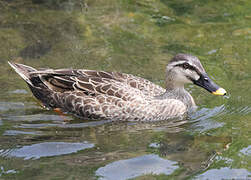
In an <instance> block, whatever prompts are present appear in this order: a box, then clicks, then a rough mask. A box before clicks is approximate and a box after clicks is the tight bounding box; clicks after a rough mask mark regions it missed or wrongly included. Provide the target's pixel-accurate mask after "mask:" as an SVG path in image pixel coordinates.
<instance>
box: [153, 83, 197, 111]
mask: <svg viewBox="0 0 251 180" xmlns="http://www.w3.org/2000/svg"><path fill="white" fill-rule="evenodd" d="M157 98H160V99H177V100H180V101H182V102H183V103H184V104H185V105H186V106H187V107H188V108H194V107H196V105H195V103H194V100H193V97H192V96H191V95H190V94H189V92H187V91H186V90H185V88H184V84H177V83H173V81H168V82H167V83H166V91H165V93H163V94H162V95H160V96H158V97H157Z"/></svg>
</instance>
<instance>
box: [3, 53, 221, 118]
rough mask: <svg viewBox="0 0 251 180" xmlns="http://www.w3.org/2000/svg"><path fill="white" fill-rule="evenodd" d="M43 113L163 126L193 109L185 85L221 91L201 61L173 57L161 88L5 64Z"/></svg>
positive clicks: (130, 78) (109, 75)
mask: <svg viewBox="0 0 251 180" xmlns="http://www.w3.org/2000/svg"><path fill="white" fill-rule="evenodd" d="M8 63H9V65H10V66H11V67H12V68H13V69H14V70H15V71H16V72H17V73H18V74H19V75H20V77H21V78H22V79H23V80H24V81H25V82H26V83H27V85H28V86H29V88H30V90H31V92H32V93H33V95H34V96H35V97H36V98H37V99H38V100H39V101H40V102H41V104H42V105H43V106H44V107H45V108H47V109H54V110H55V109H57V110H60V111H61V112H65V113H71V114H74V115H76V116H77V117H80V118H83V119H88V120H101V119H102V120H114V121H162V120H168V119H171V118H182V117H185V116H186V114H187V112H188V111H189V110H190V109H193V108H196V104H195V102H194V99H193V97H192V96H191V94H190V93H189V92H188V91H187V90H186V89H185V88H184V85H185V84H187V83H193V84H195V85H197V86H199V87H202V88H204V89H206V90H207V91H209V92H210V93H212V94H214V95H221V96H223V95H225V94H226V90H225V89H223V88H221V87H219V86H218V85H217V84H215V83H214V82H213V81H212V80H211V79H210V78H209V76H208V75H207V73H206V71H205V69H204V68H203V66H202V64H201V62H200V60H199V59H198V58H197V57H196V56H193V55H190V54H181V53H180V54H177V55H175V56H174V57H173V58H172V59H171V60H170V61H169V62H168V64H167V66H166V78H165V84H166V88H163V87H161V86H159V85H157V84H154V83H152V82H151V81H149V80H147V79H144V78H141V77H138V76H134V75H132V74H126V73H120V72H107V71H97V70H87V69H72V68H69V69H42V68H40V69H35V68H33V67H30V66H27V65H24V64H18V63H14V62H8Z"/></svg>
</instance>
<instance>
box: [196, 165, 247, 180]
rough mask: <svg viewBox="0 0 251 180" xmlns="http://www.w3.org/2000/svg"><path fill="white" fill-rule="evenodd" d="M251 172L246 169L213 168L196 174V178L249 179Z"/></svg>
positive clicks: (201, 179) (202, 179) (200, 179)
mask: <svg viewBox="0 0 251 180" xmlns="http://www.w3.org/2000/svg"><path fill="white" fill-rule="evenodd" d="M250 175H251V173H250V172H249V171H248V170H246V169H230V168H229V167H223V168H220V169H211V170H208V171H206V172H205V173H203V174H201V175H198V176H196V177H195V178H194V179H199V180H204V179H205V180H207V179H249V177H250Z"/></svg>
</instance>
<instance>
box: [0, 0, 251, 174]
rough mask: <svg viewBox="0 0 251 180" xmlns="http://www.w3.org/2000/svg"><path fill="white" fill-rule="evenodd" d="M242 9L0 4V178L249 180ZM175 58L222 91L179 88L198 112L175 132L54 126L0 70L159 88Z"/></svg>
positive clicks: (158, 2) (192, 0) (110, 0)
mask: <svg viewBox="0 0 251 180" xmlns="http://www.w3.org/2000/svg"><path fill="white" fill-rule="evenodd" d="M250 8H251V1H247V0H241V1H227V2H226V1H206V0H172V1H169V0H141V1H120V0H119V1H117V0H106V1H101V0H87V1H81V0H80V1H72V0H60V1H53V2H52V1H47V0H32V1H28V0H24V1H7V0H3V1H1V2H0V72H1V76H0V84H1V88H0V150H1V153H0V154H1V155H0V177H1V178H2V179H83V177H85V178H86V179H98V178H102V177H103V178H106V179H109V178H110V179H112V178H114V177H116V178H117V173H118V171H120V172H121V173H119V175H120V178H121V179H127V178H132V179H215V178H219V179H221V178H224V179H232V178H240V179H247V178H250V172H251V168H250V167H251V161H250V146H251V136H250V135H251V133H250V127H251V124H250V120H251V103H250V102H251V96H250V94H251V84H250V79H251V74H250V72H251V61H250V59H251V51H250V49H251V45H250V39H251V30H250V27H251V21H250V19H251V11H250ZM176 53H189V54H192V55H195V56H198V57H199V58H200V60H201V62H202V64H203V65H204V67H205V69H206V71H207V72H208V74H209V76H210V77H211V78H212V79H213V80H214V81H215V82H216V83H217V84H219V85H221V86H222V87H224V88H225V89H226V90H227V92H228V94H227V96H226V97H216V96H213V95H211V94H209V93H208V92H206V91H205V90H204V89H201V88H199V87H196V86H194V85H188V86H187V87H186V88H187V89H188V90H189V92H190V93H191V94H192V96H193V97H194V99H195V101H196V103H197V105H198V111H196V112H195V113H193V114H191V115H190V116H189V118H188V119H185V121H187V122H186V123H185V124H184V123H183V122H159V123H136V122H122V123H119V122H117V123H112V122H110V121H88V120H83V119H78V118H76V117H74V116H71V115H67V116H60V115H58V114H57V113H55V112H53V111H48V110H46V109H43V108H42V107H41V106H40V105H39V103H38V102H37V101H36V100H35V99H34V97H33V96H32V94H31V93H30V91H29V89H28V88H27V86H26V84H25V83H24V82H23V81H22V80H21V78H20V77H18V75H17V74H16V73H15V72H14V71H13V70H12V69H11V68H10V67H9V66H8V64H7V61H10V60H11V61H14V62H18V63H24V64H27V65H31V66H34V67H50V68H66V67H72V68H86V69H99V70H107V71H120V72H125V73H130V74H134V75H137V76H141V77H144V78H146V79H149V80H151V81H153V82H154V83H156V84H159V85H161V86H163V87H164V76H165V72H164V71H165V65H166V64H167V62H168V61H169V60H170V58H171V57H172V56H173V55H174V54H176ZM179 124H183V125H182V126H177V125H179ZM126 166H127V167H126ZM119 167H120V168H121V170H118V168H119ZM144 167H145V168H144ZM66 170H67V171H66ZM104 170H106V173H104ZM115 172H116V173H115Z"/></svg>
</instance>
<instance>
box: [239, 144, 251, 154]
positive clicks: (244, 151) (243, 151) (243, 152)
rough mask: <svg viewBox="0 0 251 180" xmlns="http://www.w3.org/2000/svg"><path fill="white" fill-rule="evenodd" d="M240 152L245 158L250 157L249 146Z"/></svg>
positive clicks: (250, 147) (250, 148) (250, 149)
mask: <svg viewBox="0 0 251 180" xmlns="http://www.w3.org/2000/svg"><path fill="white" fill-rule="evenodd" d="M240 152H241V153H242V154H244V155H246V156H250V155H251V145H249V146H248V147H246V148H243V149H241V150H240Z"/></svg>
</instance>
